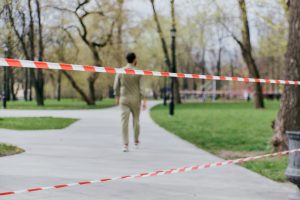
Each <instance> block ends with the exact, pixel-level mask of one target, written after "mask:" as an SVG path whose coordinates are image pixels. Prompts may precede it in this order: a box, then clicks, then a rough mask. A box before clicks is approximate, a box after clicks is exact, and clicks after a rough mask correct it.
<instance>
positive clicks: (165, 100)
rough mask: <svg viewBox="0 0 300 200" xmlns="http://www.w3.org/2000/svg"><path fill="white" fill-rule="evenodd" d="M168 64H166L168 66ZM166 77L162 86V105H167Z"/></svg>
mask: <svg viewBox="0 0 300 200" xmlns="http://www.w3.org/2000/svg"><path fill="white" fill-rule="evenodd" d="M165 63H166V66H168V62H167V59H166V60H165ZM169 67H170V66H168V68H169ZM167 80H168V79H167V77H164V86H163V91H162V92H163V99H164V106H167V92H168V91H167Z"/></svg>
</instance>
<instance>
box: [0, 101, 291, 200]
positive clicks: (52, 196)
mask: <svg viewBox="0 0 300 200" xmlns="http://www.w3.org/2000/svg"><path fill="white" fill-rule="evenodd" d="M150 104H151V105H154V104H155V103H154V102H150ZM119 115H120V110H119V108H117V107H114V108H109V109H103V110H81V111H14V110H8V111H3V110H1V111H0V116H1V117H3V116H59V117H75V118H79V119H80V121H78V122H77V123H75V124H73V125H71V126H70V127H68V128H66V129H63V130H52V131H10V130H3V129H1V130H0V141H1V142H6V143H10V144H15V145H17V146H19V147H22V148H24V149H25V150H26V152H25V153H23V154H19V155H15V156H8V157H2V158H0V192H1V191H2V192H3V191H11V190H20V189H26V188H30V187H41V186H51V185H56V184H62V183H72V182H78V181H85V180H95V179H100V178H107V177H116V176H122V175H130V174H136V173H140V172H145V171H153V170H157V169H169V168H176V167H182V166H190V165H195V164H203V163H206V162H215V161H220V159H219V158H217V157H215V156H213V155H211V154H209V153H207V152H205V151H202V150H200V149H198V148H196V147H195V146H193V145H191V144H189V143H187V142H185V141H183V140H181V139H179V138H178V137H176V136H174V135H172V134H170V133H168V132H167V131H165V130H164V129H162V128H160V127H158V126H157V125H156V124H155V123H154V122H153V121H152V120H151V118H150V116H149V113H148V111H147V112H144V113H143V114H142V116H141V124H142V139H141V141H142V146H141V149H139V150H131V152H129V153H123V152H121V134H120V117H119ZM131 138H132V137H131ZM293 192H294V189H293V188H290V187H286V186H283V185H282V184H279V183H276V182H273V181H271V180H269V179H266V178H264V177H262V176H260V175H258V174H255V173H253V172H250V171H248V170H246V169H244V168H242V167H239V166H226V167H222V168H212V169H207V170H202V171H198V172H192V173H185V174H175V175H168V176H160V177H151V178H144V179H139V180H131V181H116V182H110V183H104V184H95V185H87V186H79V187H71V188H65V189H58V190H48V191H41V192H35V193H25V194H19V195H14V196H7V197H0V199H12V200H41V199H43V200H66V199H72V200H96V199H97V200H98V199H113V200H115V199H116V200H117V199H120V200H121V199H122V200H123V199H128V200H129V199H130V200H134V199H136V200H140V199H143V200H148V199H149V200H150V199H153V200H154V199H155V200H158V199H164V200H165V199H170V200H177V199H178V200H179V199H180V200H181V199H185V200H190V199H191V200H192V199H204V200H229V199H230V200H235V199H236V200H237V199H238V200H254V199H255V200H268V199H272V200H283V199H288V198H287V197H288V195H289V194H290V193H293Z"/></svg>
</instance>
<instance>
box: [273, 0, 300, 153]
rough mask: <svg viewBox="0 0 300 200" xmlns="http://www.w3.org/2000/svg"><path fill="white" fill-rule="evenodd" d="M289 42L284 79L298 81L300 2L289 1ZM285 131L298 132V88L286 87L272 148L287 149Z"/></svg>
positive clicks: (299, 62)
mask: <svg viewBox="0 0 300 200" xmlns="http://www.w3.org/2000/svg"><path fill="white" fill-rule="evenodd" d="M289 23H290V27H289V42H288V48H287V53H286V58H285V75H284V76H285V79H286V80H300V43H299V40H300V26H299V24H300V1H298V0H293V1H290V6H289ZM286 131H300V87H299V86H293V85H287V86H285V87H284V92H283V96H282V100H281V106H280V110H279V112H278V116H277V119H276V122H275V127H274V137H273V141H272V142H273V146H274V148H275V149H276V150H282V149H287V137H286Z"/></svg>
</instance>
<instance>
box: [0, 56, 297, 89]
mask: <svg viewBox="0 0 300 200" xmlns="http://www.w3.org/2000/svg"><path fill="white" fill-rule="evenodd" d="M0 66H3V67H17V68H34V69H55V70H67V71H81V72H97V73H110V74H130V75H141V76H160V77H177V78H190V79H204V80H218V81H235V82H244V83H266V84H278V85H300V81H292V80H274V79H258V78H242V77H229V76H211V75H201V74H183V73H171V72H158V71H148V70H135V69H124V68H113V67H96V66H89V65H75V64H63V63H51V62H40V61H29V60H19V59H8V58H0Z"/></svg>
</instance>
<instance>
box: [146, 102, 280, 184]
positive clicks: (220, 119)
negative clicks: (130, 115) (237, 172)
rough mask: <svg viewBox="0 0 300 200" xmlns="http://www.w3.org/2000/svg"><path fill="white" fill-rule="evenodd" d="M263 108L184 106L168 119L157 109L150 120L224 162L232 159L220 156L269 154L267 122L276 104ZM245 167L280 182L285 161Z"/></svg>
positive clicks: (269, 131) (229, 104)
mask: <svg viewBox="0 0 300 200" xmlns="http://www.w3.org/2000/svg"><path fill="white" fill-rule="evenodd" d="M266 105H267V109H265V110H255V109H254V108H253V104H252V103H246V102H245V103H244V102H242V103H214V104H212V103H204V104H196V103H192V104H184V105H177V106H176V115H175V116H174V117H169V116H168V110H167V109H168V108H167V107H164V106H163V105H159V106H156V107H154V108H153V109H152V111H151V116H152V118H153V119H154V121H155V122H156V123H158V124H159V125H160V126H161V127H163V128H165V129H167V130H168V131H170V132H172V133H174V134H176V135H178V136H179V137H180V138H182V139H184V140H187V141H189V142H191V143H193V144H195V145H196V146H198V147H200V148H202V149H205V150H207V151H209V152H212V153H214V154H217V155H219V156H223V157H224V158H225V159H227V158H232V157H229V156H224V154H222V152H224V151H229V152H232V154H238V155H241V157H243V156H244V153H245V154H246V153H248V152H249V153H250V152H253V153H252V154H254V153H255V154H256V153H258V154H263V153H269V152H270V151H271V145H270V139H271V137H272V129H271V122H272V120H274V119H275V117H276V113H277V111H278V108H279V103H278V102H266ZM277 163H278V164H277ZM245 166H246V167H247V168H249V169H251V170H253V171H256V172H258V173H261V174H262V175H264V176H267V177H269V178H272V179H274V180H278V181H282V180H284V179H283V177H284V175H283V171H284V169H285V168H286V160H280V159H279V160H275V161H274V162H273V160H266V161H258V162H253V163H249V164H247V165H245ZM265 167H266V168H265ZM278 170H279V171H278Z"/></svg>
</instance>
